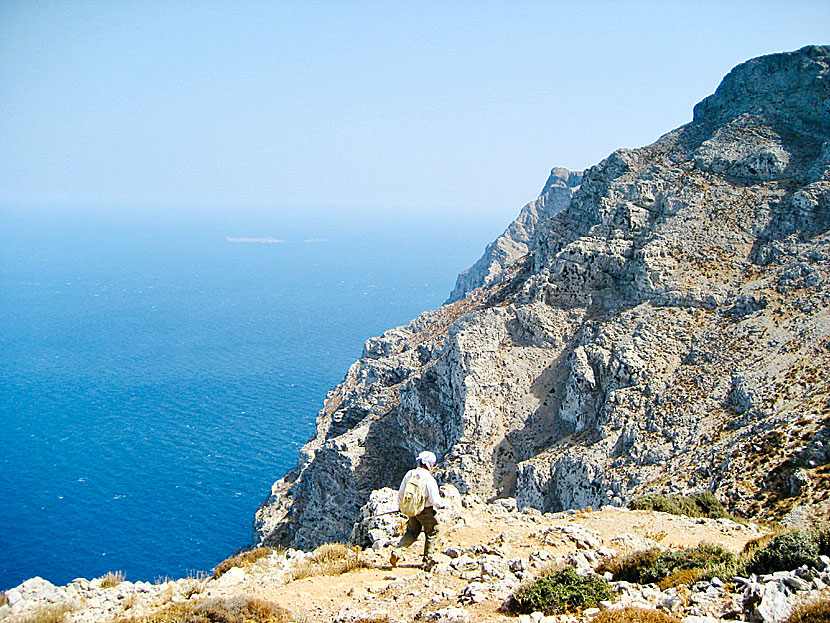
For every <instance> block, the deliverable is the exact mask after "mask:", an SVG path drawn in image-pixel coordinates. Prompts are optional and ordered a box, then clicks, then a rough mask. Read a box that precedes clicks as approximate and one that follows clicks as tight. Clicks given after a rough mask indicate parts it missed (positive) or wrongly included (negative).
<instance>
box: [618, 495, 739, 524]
mask: <svg viewBox="0 0 830 623" xmlns="http://www.w3.org/2000/svg"><path fill="white" fill-rule="evenodd" d="M631 508H632V509H633V510H649V511H659V512H662V513H671V514H672V515H687V516H689V517H709V518H711V519H722V518H729V517H730V515H729V513H728V512H726V509H725V508H724V507H723V504H721V501H720V500H719V499H718V498H717V497H716V496H715V494H714V493H708V492H706V493H695V494H694V495H660V494H654V495H644V496H642V497H639V498H634V499H633V500H632V501H631Z"/></svg>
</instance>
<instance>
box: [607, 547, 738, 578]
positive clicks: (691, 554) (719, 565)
mask: <svg viewBox="0 0 830 623" xmlns="http://www.w3.org/2000/svg"><path fill="white" fill-rule="evenodd" d="M735 562H736V559H735V556H734V555H733V554H732V553H731V552H729V551H727V550H725V549H724V548H723V547H721V546H720V545H712V544H710V543H701V544H700V545H698V546H697V547H693V548H690V549H682V550H676V551H672V550H667V551H663V552H661V551H660V550H659V549H656V548H654V549H649V550H644V551H639V552H633V553H631V554H628V555H626V556H621V557H617V558H613V559H611V560H609V561H607V562H605V563H603V564H602V565H600V567H599V568H598V569H597V570H598V571H599V572H600V573H604V572H606V571H609V572H610V573H611V574H612V575H613V576H614V580H617V581H619V580H625V581H627V582H637V583H639V584H651V583H657V582H661V581H663V580H665V582H664V584H665V585H666V588H668V587H670V586H678V585H679V584H685V583H687V582H688V581H690V580H691V579H692V578H695V581H697V580H699V579H702V578H705V577H713V576H714V575H717V574H718V573H720V574H722V575H726V576H727V577H728V573H729V571H730V570H731V569H732V566H733V565H734V564H735ZM692 571H694V573H691V572H692ZM680 572H686V573H680ZM668 578H671V580H669V579H668Z"/></svg>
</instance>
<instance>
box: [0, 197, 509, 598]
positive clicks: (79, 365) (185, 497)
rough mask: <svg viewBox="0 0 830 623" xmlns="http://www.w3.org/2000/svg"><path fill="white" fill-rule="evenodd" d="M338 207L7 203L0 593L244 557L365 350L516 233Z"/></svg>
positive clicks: (1, 226)
mask: <svg viewBox="0 0 830 623" xmlns="http://www.w3.org/2000/svg"><path fill="white" fill-rule="evenodd" d="M338 214H339V215H338V216H327V215H326V214H325V211H322V210H321V211H317V212H315V213H313V214H305V215H304V213H303V211H301V210H274V211H267V210H262V209H259V210H252V211H250V212H246V211H244V210H239V209H235V210H228V211H227V212H221V211H216V212H211V213H207V214H200V213H198V211H196V212H194V213H191V214H185V213H174V212H171V213H169V214H168V213H165V211H163V210H158V209H156V210H139V209H135V208H132V209H121V210H115V209H113V210H110V211H107V210H104V209H81V208H77V209H61V210H45V209H28V210H27V209H23V208H6V209H3V210H2V211H0V552H2V553H0V590H2V589H8V588H10V587H12V586H15V585H17V584H19V583H20V582H22V581H23V580H25V579H26V578H29V577H33V576H36V575H39V576H41V577H44V578H46V579H48V580H50V581H51V582H53V583H56V584H64V583H67V582H69V581H71V580H72V579H74V578H76V577H87V578H93V577H98V576H100V575H103V574H104V573H106V572H107V571H116V570H120V571H123V572H124V573H125V574H126V576H127V579H130V580H133V581H137V580H147V581H154V580H156V579H158V578H163V577H165V576H169V577H181V576H184V575H187V574H195V573H199V572H206V571H209V570H210V569H211V568H212V567H214V566H215V565H216V564H217V563H219V562H220V561H221V560H223V559H224V558H226V557H227V556H228V555H230V554H231V553H232V552H233V551H234V550H235V549H237V548H239V547H241V546H244V545H247V544H248V543H249V542H250V539H251V523H252V519H253V515H254V512H255V511H256V509H257V506H258V505H259V504H260V503H261V502H262V501H263V499H264V498H265V497H266V496H267V494H268V493H269V490H270V486H271V484H272V483H273V481H274V480H276V479H278V478H279V477H281V476H282V475H283V474H284V473H285V472H286V471H287V470H288V469H290V468H291V467H293V466H294V464H295V463H296V460H297V456H298V450H299V448H300V446H301V445H302V444H303V443H304V442H305V441H307V440H308V438H309V437H310V435H311V434H312V432H313V429H314V419H315V416H316V414H317V411H318V410H319V409H320V408H321V407H322V404H323V400H324V398H325V394H326V392H327V391H328V390H329V389H331V388H333V387H334V386H335V385H336V384H337V383H339V382H340V381H341V380H342V379H343V377H344V376H345V374H346V371H347V369H348V366H349V365H350V364H351V363H352V362H353V361H354V360H355V359H357V358H358V357H359V356H360V353H361V349H362V346H363V342H364V341H365V340H366V339H367V338H369V337H371V336H374V335H379V334H381V333H382V332H384V331H385V330H387V329H389V328H391V327H394V326H397V325H400V324H403V323H406V322H407V321H409V320H410V319H411V318H413V317H415V316H416V315H417V314H419V313H420V312H422V311H424V310H427V309H432V308H434V307H437V306H438V305H440V304H441V303H442V302H443V301H444V300H445V299H446V297H447V296H448V294H449V292H450V290H451V289H452V286H453V284H454V281H455V277H456V274H457V273H458V272H459V271H461V270H463V269H465V268H467V267H468V266H469V265H471V264H472V263H473V262H474V261H475V260H476V259H477V258H478V257H479V256H480V255H481V253H482V251H483V249H484V246H485V244H486V243H487V242H489V241H490V240H492V239H493V238H495V237H496V236H497V235H498V234H499V233H500V232H501V231H502V230H503V229H504V227H505V225H506V222H504V221H503V220H501V221H500V220H499V219H498V218H496V217H489V218H488V217H481V218H476V219H472V222H471V220H470V219H463V218H453V217H450V216H444V217H437V216H434V215H433V216H419V215H418V214H413V213H397V214H390V215H388V216H387V217H385V218H382V219H378V218H377V217H369V216H360V213H359V211H354V210H353V211H351V212H350V213H349V214H344V213H343V212H339V213H338ZM229 239H231V240H229ZM246 239H259V241H253V240H246ZM263 240H268V242H264V241H263ZM275 240H279V241H280V242H275Z"/></svg>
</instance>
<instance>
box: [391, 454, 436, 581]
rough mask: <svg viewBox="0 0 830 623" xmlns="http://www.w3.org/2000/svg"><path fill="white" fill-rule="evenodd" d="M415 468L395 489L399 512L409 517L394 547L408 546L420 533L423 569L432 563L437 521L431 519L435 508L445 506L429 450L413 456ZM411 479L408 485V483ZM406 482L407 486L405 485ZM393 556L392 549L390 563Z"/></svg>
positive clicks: (433, 457)
mask: <svg viewBox="0 0 830 623" xmlns="http://www.w3.org/2000/svg"><path fill="white" fill-rule="evenodd" d="M416 462H417V467H416V468H415V469H411V470H409V471H408V472H407V473H406V476H404V477H403V480H402V481H401V487H400V489H399V490H398V505H399V507H400V509H401V512H402V513H403V514H404V515H406V516H407V517H409V520H408V521H407V522H406V533H404V535H403V536H402V537H401V540H400V541H398V545H397V546H398V547H409V546H410V545H412V544H413V543H414V542H415V539H417V538H418V535H419V534H420V533H421V531H422V530H423V532H424V569H427V570H429V569H430V568H432V566H433V565H434V562H433V560H432V548H433V546H434V545H435V541H436V538H437V537H438V520H437V519H436V518H435V509H436V508H446V507H447V504H446V502H444V499H443V498H442V497H441V493H440V492H439V491H438V483H437V482H435V478H433V476H432V474H431V473H430V472H432V470H433V468H434V467H435V463H436V462H437V459H436V458H435V455H434V454H433V453H432V452H429V451H426V452H421V454H419V455H418V458H417V459H416ZM410 482H411V485H410ZM407 485H410V486H409V487H407ZM396 561H397V555H395V554H394V552H393V563H392V564H393V566H394V565H395V563H396Z"/></svg>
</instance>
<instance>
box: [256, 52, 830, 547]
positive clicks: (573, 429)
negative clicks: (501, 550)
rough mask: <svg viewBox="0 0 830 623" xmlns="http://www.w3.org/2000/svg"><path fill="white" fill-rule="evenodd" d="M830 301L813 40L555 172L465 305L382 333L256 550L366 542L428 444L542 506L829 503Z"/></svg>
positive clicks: (764, 513) (772, 507)
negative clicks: (383, 504) (708, 499)
mask: <svg viewBox="0 0 830 623" xmlns="http://www.w3.org/2000/svg"><path fill="white" fill-rule="evenodd" d="M829 307H830V48H828V47H821V46H811V47H807V48H803V49H801V50H798V51H795V52H789V53H782V54H772V55H769V56H764V57H760V58H757V59H752V60H750V61H747V62H746V63H743V64H742V65H739V66H738V67H736V68H735V69H733V70H732V72H730V74H729V75H728V76H726V77H725V78H724V80H723V82H722V83H721V85H720V86H719V87H718V88H717V90H716V91H715V93H714V94H713V95H711V96H709V97H707V98H706V99H704V100H703V101H702V102H701V103H699V104H698V105H697V106H696V107H695V110H694V118H693V120H692V122H691V123H689V124H687V125H685V126H683V127H681V128H678V129H677V130H674V131H672V132H669V133H668V134H666V135H664V136H663V137H661V138H660V139H659V140H658V141H657V142H655V143H654V144H652V145H648V146H645V147H642V148H639V149H633V150H632V149H619V150H617V151H615V152H614V153H612V154H611V155H610V156H609V157H608V158H606V159H605V160H603V161H602V162H600V163H599V164H598V165H596V166H594V167H591V168H590V169H588V170H587V171H585V172H583V173H582V174H572V173H570V172H566V171H561V170H554V173H553V174H552V175H551V178H550V179H549V180H548V183H547V184H546V185H545V187H544V189H543V191H542V194H541V195H540V197H539V199H537V200H536V201H535V202H532V203H531V204H528V206H526V207H525V208H524V209H523V210H522V212H521V213H520V215H519V217H518V219H517V220H516V221H515V222H514V223H513V224H511V225H510V227H508V229H507V231H506V232H505V234H504V235H503V236H502V237H501V238H499V240H497V241H496V242H494V243H493V244H492V245H490V247H488V249H487V251H486V252H485V255H484V257H482V259H481V260H480V261H479V262H478V263H476V265H475V266H474V267H473V268H471V269H470V271H467V273H465V274H463V275H462V276H460V277H459V281H458V284H457V285H456V288H455V290H454V291H453V293H452V295H451V296H450V299H449V302H448V303H447V304H446V305H444V306H442V307H440V308H439V309H437V310H433V311H429V312H426V313H424V314H422V315H421V316H419V317H418V318H416V319H415V320H413V321H412V322H410V323H409V324H408V325H406V326H403V327H397V328H395V329H392V330H390V331H387V332H386V333H385V334H384V335H383V336H380V337H378V338H372V339H370V340H368V341H367V343H366V346H365V347H364V351H363V354H362V356H361V358H360V359H359V360H358V361H357V362H356V363H354V364H353V365H352V366H351V368H350V369H349V371H348V373H347V375H346V378H345V379H344V381H343V382H342V383H341V384H340V385H339V386H338V387H336V388H335V389H333V390H332V391H331V392H329V394H328V396H327V399H326V402H325V404H324V407H323V409H322V411H321V412H320V414H319V416H318V418H317V430H316V433H315V435H314V437H313V438H312V439H311V440H310V441H309V442H308V443H307V444H306V445H305V446H304V447H303V449H302V451H301V455H300V459H299V461H298V464H297V466H296V467H295V468H294V469H293V470H292V471H291V472H289V473H288V474H287V475H286V476H285V477H284V478H283V479H281V480H280V481H278V482H277V483H275V484H274V486H273V488H272V491H271V495H270V496H269V497H268V498H267V499H266V500H265V502H264V503H263V504H262V506H261V507H260V509H259V510H258V512H257V515H256V518H255V522H254V543H255V544H263V543H265V544H276V543H282V544H288V545H293V546H301V547H307V546H313V545H317V544H319V543H322V542H326V541H343V540H346V539H348V538H349V535H350V531H351V527H352V526H353V525H354V523H355V522H356V521H358V520H359V519H360V517H361V512H362V511H361V509H362V508H363V507H364V505H365V504H366V502H367V500H368V499H369V497H370V495H371V494H372V491H374V490H377V489H381V488H383V487H397V486H398V483H399V482H400V479H401V477H402V476H403V474H404V473H405V472H406V471H407V470H408V469H409V468H410V467H411V466H412V464H413V461H414V457H415V456H417V454H418V453H419V452H421V451H422V450H424V449H430V450H432V451H434V452H435V453H436V454H437V455H438V456H439V459H440V461H439V464H438V466H437V470H436V476H437V478H438V480H439V482H440V483H442V484H447V483H449V484H452V485H454V486H455V487H457V489H458V490H459V491H460V492H462V493H464V494H469V495H471V496H477V497H479V498H481V499H484V500H494V499H508V498H514V499H515V500H516V504H517V506H518V508H534V509H538V511H541V512H542V513H545V512H559V511H563V510H565V509H578V508H587V507H593V508H599V507H601V506H603V505H606V504H614V505H617V506H619V505H622V504H624V503H625V502H626V501H627V500H630V499H631V498H632V497H633V496H636V495H640V494H643V493H651V492H658V491H662V492H668V493H683V492H689V491H713V492H715V493H716V494H717V495H718V496H719V497H720V498H721V499H722V500H725V501H727V502H729V503H730V505H731V510H735V511H739V512H741V513H744V514H745V515H749V516H759V517H761V518H764V519H769V518H778V517H779V516H780V515H781V514H783V513H784V512H786V511H789V510H790V509H791V508H793V507H801V506H805V505H811V504H815V503H817V502H820V501H821V500H820V497H819V496H820V492H819V491H816V489H818V487H815V486H813V485H812V484H811V483H813V482H816V480H815V478H814V474H813V471H815V470H817V469H819V468H820V467H821V466H822V465H826V464H827V463H828V461H830V450H828V448H830V428H828V425H827V423H826V421H825V419H826V415H822V414H826V410H827V400H828V396H830V387H828V380H827V375H826V374H825V371H826V370H827V369H828V367H830V315H828V314H827V311H826V310H827V309H828V308H829ZM799 470H801V471H799ZM787 496H791V497H790V498H789V499H788V500H787V499H786V498H787ZM507 504H509V502H507ZM501 510H502V511H503V512H505V513H507V512H509V511H508V509H507V508H502V509H501ZM359 538H360V539H362V542H366V540H367V539H368V540H369V541H371V540H372V537H371V536H369V535H368V534H364V535H361V536H360V537H359ZM375 538H377V539H381V536H380V534H378V533H376V534H375ZM378 542H380V541H378ZM609 545H611V546H613V547H615V548H617V547H619V548H620V549H626V546H625V545H623V544H618V543H610V544H609Z"/></svg>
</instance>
